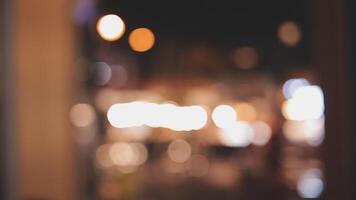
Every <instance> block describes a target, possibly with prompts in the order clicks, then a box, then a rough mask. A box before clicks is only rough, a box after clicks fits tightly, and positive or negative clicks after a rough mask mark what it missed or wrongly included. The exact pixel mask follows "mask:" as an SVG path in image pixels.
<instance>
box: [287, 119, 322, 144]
mask: <svg viewBox="0 0 356 200" xmlns="http://www.w3.org/2000/svg"><path fill="white" fill-rule="evenodd" d="M283 133H284V135H285V137H286V138H287V139H288V141H290V142H292V143H307V144H309V145H311V146H318V145H320V144H321V143H322V142H323V140H324V117H322V118H320V119H311V120H305V121H294V120H287V121H286V122H285V123H284V124H283Z"/></svg>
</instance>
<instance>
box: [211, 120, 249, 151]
mask: <svg viewBox="0 0 356 200" xmlns="http://www.w3.org/2000/svg"><path fill="white" fill-rule="evenodd" d="M218 136H219V138H220V141H221V143H222V144H224V145H226V146H230V147H246V146H248V145H250V144H251V142H252V139H253V136H254V133H253V128H252V126H251V125H250V124H249V123H248V122H235V124H234V125H232V126H229V127H228V128H224V129H220V130H219V132H218Z"/></svg>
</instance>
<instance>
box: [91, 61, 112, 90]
mask: <svg viewBox="0 0 356 200" xmlns="http://www.w3.org/2000/svg"><path fill="white" fill-rule="evenodd" d="M95 66H96V70H95V71H96V77H95V82H96V84H98V85H105V84H107V83H108V82H109V81H110V79H111V76H112V70H111V68H110V66H109V65H108V64H107V63H105V62H97V63H96V64H95Z"/></svg>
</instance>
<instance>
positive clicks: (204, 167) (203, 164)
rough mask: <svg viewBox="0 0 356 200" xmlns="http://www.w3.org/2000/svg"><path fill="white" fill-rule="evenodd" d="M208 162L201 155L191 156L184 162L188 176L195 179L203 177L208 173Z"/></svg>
mask: <svg viewBox="0 0 356 200" xmlns="http://www.w3.org/2000/svg"><path fill="white" fill-rule="evenodd" d="M209 166H210V164H209V161H208V159H207V158H206V157H205V156H203V155H192V156H191V157H190V159H189V160H188V161H187V162H186V164H185V167H186V169H187V171H188V174H189V175H191V176H195V177H201V176H204V175H205V174H206V173H208V171H209Z"/></svg>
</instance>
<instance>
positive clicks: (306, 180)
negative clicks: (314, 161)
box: [297, 169, 324, 199]
mask: <svg viewBox="0 0 356 200" xmlns="http://www.w3.org/2000/svg"><path fill="white" fill-rule="evenodd" d="M323 190H324V182H323V180H322V177H321V171H320V170H319V169H309V170H307V171H306V172H304V173H303V174H302V176H301V177H300V178H299V180H298V183H297V191H298V194H299V196H301V197H302V198H306V199H315V198H318V197H319V196H320V195H321V193H322V192H323Z"/></svg>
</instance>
